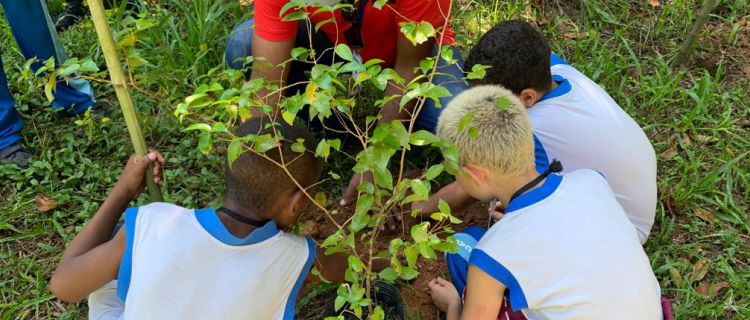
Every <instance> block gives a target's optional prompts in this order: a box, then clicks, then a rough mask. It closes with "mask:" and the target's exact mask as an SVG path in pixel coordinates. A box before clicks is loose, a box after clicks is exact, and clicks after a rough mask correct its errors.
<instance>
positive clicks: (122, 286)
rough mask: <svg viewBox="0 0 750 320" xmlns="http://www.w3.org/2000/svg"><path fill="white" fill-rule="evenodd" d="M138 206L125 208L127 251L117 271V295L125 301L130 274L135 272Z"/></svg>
mask: <svg viewBox="0 0 750 320" xmlns="http://www.w3.org/2000/svg"><path fill="white" fill-rule="evenodd" d="M137 217H138V208H129V209H127V210H125V252H123V254H122V260H121V261H120V271H118V273H117V297H119V298H120V300H122V302H125V298H127V296H128V290H129V289H130V276H131V275H132V274H133V238H134V237H135V221H136V218H137Z"/></svg>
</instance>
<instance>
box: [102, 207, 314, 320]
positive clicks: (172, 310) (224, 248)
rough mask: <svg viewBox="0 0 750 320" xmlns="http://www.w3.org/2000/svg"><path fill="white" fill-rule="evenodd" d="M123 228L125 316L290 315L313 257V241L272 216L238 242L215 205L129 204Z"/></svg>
mask: <svg viewBox="0 0 750 320" xmlns="http://www.w3.org/2000/svg"><path fill="white" fill-rule="evenodd" d="M125 232H126V236H127V240H126V242H127V245H126V249H125V253H124V255H123V259H122V262H121V264H120V272H119V274H118V279H117V284H116V287H117V289H116V292H117V297H119V299H120V300H121V301H123V302H124V310H123V311H122V314H121V315H120V318H119V319H233V320H234V319H258V320H260V319H268V320H276V319H279V320H281V319H290V320H291V319H293V318H294V307H295V302H296V297H297V294H298V293H299V290H300V288H301V287H302V283H303V282H304V279H305V278H306V276H307V274H308V272H309V271H310V268H311V266H312V264H313V261H314V260H315V243H314V242H313V241H312V239H310V238H305V237H300V236H296V235H292V234H288V233H285V232H283V231H280V230H278V229H277V227H276V224H275V223H274V222H273V221H271V222H269V223H267V224H266V225H265V226H264V227H262V228H259V229H256V230H255V231H253V232H252V233H250V234H249V235H248V236H247V237H245V238H243V239H240V238H237V237H235V236H233V235H232V234H230V233H229V232H228V231H227V230H226V228H225V227H224V225H223V224H222V223H221V221H220V220H219V218H218V216H217V215H216V212H215V211H214V210H213V209H204V210H193V209H187V208H183V207H179V206H176V205H172V204H167V203H154V204H150V205H147V206H143V207H140V208H136V209H129V210H128V211H126V213H125ZM103 289H105V290H106V289H107V288H106V287H105V288H103ZM109 291H110V293H111V291H112V289H111V285H110V288H109ZM99 300H102V299H99ZM94 309H95V308H94ZM97 310H100V309H97ZM105 311H106V310H105ZM110 311H111V310H110ZM97 312H101V311H97ZM109 314H110V315H111V314H113V313H112V312H110V313H109ZM111 319H117V318H111Z"/></svg>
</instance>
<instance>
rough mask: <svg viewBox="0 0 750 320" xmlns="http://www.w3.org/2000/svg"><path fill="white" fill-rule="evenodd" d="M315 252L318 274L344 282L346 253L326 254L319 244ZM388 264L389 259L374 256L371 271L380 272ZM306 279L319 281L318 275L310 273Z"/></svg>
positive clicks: (329, 279)
mask: <svg viewBox="0 0 750 320" xmlns="http://www.w3.org/2000/svg"><path fill="white" fill-rule="evenodd" d="M315 252H317V254H316V256H315V266H316V267H317V268H318V270H320V275H321V276H322V277H323V279H326V280H328V281H332V282H344V281H345V279H344V274H345V273H346V269H347V268H348V267H349V261H348V255H346V254H342V253H336V254H332V255H326V254H325V249H324V248H321V247H320V246H318V247H317V248H316V249H315ZM389 266H390V260H389V259H383V258H376V259H373V261H372V271H373V272H380V271H382V270H383V269H385V268H388V267H389ZM307 280H309V281H313V282H320V281H321V280H320V277H318V276H314V275H313V274H312V273H310V274H309V275H307Z"/></svg>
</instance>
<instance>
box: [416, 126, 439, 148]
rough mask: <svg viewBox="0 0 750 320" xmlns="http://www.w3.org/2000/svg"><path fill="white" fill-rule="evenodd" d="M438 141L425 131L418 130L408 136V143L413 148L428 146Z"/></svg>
mask: <svg viewBox="0 0 750 320" xmlns="http://www.w3.org/2000/svg"><path fill="white" fill-rule="evenodd" d="M439 140H440V139H438V138H437V137H436V136H435V135H434V134H432V133H431V132H429V131H426V130H419V131H417V132H414V133H412V134H411V136H409V143H411V144H413V145H415V146H424V145H429V144H432V143H434V142H437V141H439Z"/></svg>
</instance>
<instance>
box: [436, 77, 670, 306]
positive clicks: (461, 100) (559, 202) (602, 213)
mask: <svg viewBox="0 0 750 320" xmlns="http://www.w3.org/2000/svg"><path fill="white" fill-rule="evenodd" d="M506 105H507V107H504V106H506ZM470 113H474V116H473V118H472V120H471V123H470V124H469V126H468V128H470V127H475V128H477V130H478V133H479V135H478V136H476V137H471V136H470V135H469V134H468V132H467V131H468V130H467V129H464V130H460V131H459V130H458V128H459V126H460V123H461V122H462V119H464V118H465V117H466V116H467V115H468V114H470ZM437 134H438V136H439V137H440V138H441V139H443V140H446V141H449V142H451V143H452V144H453V145H454V146H455V147H456V149H457V150H458V154H459V166H460V169H461V171H463V172H464V173H465V174H462V175H457V176H456V180H457V183H458V184H460V186H461V187H462V188H463V190H465V191H466V192H467V193H468V194H469V195H471V196H472V197H474V198H476V199H478V200H480V201H489V200H491V199H495V198H497V199H499V200H500V201H502V202H503V203H505V204H507V210H506V214H505V217H504V218H503V219H502V220H500V221H499V222H497V223H496V224H495V225H493V226H492V227H491V228H490V229H489V230H488V231H487V232H486V234H484V230H482V229H481V228H478V227H472V228H469V230H467V231H464V232H462V233H458V234H455V235H454V237H455V238H456V240H457V241H458V242H459V247H460V249H459V252H458V253H456V254H448V255H447V260H448V266H449V269H450V272H451V276H452V280H453V283H450V282H447V281H445V280H443V279H441V278H438V279H434V280H432V281H431V282H430V284H429V289H430V292H431V294H432V298H433V300H434V302H435V304H436V305H437V306H438V307H439V308H440V309H441V310H443V311H445V312H447V319H449V320H457V319H548V320H557V319H613V320H617V319H623V320H624V319H642V320H659V319H662V308H661V306H660V290H659V283H658V282H657V280H656V278H655V276H654V274H653V272H652V270H651V266H650V263H649V260H648V257H647V256H646V254H645V253H644V251H643V248H641V245H640V242H639V239H638V234H637V232H636V231H635V228H634V227H633V225H632V224H631V223H630V221H629V220H628V217H627V215H626V214H625V212H624V211H623V209H622V207H621V206H620V204H619V203H618V202H617V199H616V198H615V196H614V194H613V192H612V189H611V188H610V187H609V184H607V181H606V180H605V179H604V177H603V176H602V175H601V174H599V173H598V172H596V171H592V170H588V169H581V170H576V171H572V172H568V173H566V174H564V175H559V174H556V173H555V172H559V171H561V170H562V166H561V165H560V163H559V162H558V161H557V160H553V161H552V164H551V165H550V167H549V168H548V169H547V170H546V171H544V173H540V172H538V171H537V170H536V169H535V163H534V139H533V137H532V135H533V133H532V128H531V124H530V121H529V117H528V115H527V113H526V110H525V108H524V106H523V104H522V103H521V102H520V101H519V99H518V98H517V97H516V96H515V95H514V94H513V93H512V92H510V91H508V90H506V89H503V88H501V87H498V86H479V87H476V88H473V89H470V90H468V91H465V92H463V93H461V94H460V95H458V96H457V97H456V98H455V99H454V100H453V101H452V102H451V103H450V104H449V105H448V107H447V108H446V109H445V110H444V111H443V113H442V115H441V116H440V119H439V122H438V128H437ZM480 239H481V240H480ZM463 292H465V294H464V295H463V297H464V301H463V303H462V300H461V298H460V296H461V295H460V294H459V293H463Z"/></svg>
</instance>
